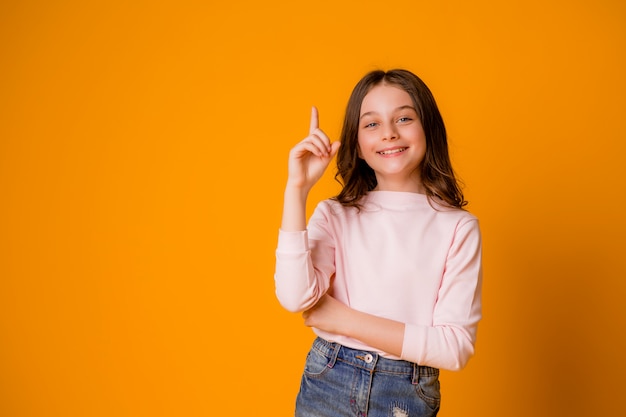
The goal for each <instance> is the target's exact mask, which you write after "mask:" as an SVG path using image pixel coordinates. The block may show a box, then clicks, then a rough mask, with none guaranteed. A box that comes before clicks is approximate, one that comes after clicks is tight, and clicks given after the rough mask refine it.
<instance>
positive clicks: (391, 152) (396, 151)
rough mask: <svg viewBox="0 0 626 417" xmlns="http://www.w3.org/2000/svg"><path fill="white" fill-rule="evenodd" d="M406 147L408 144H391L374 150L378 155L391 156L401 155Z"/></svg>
mask: <svg viewBox="0 0 626 417" xmlns="http://www.w3.org/2000/svg"><path fill="white" fill-rule="evenodd" d="M407 149H409V147H408V146H393V147H390V148H385V149H381V150H380V151H376V153H377V154H378V155H380V156H384V157H387V158H388V157H392V156H397V155H402V154H403V153H404V152H405V151H406V150H407Z"/></svg>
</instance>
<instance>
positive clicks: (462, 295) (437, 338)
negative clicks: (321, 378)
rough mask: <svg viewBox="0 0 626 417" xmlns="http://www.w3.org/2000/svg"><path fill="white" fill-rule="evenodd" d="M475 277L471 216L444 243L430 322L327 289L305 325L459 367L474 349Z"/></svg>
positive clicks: (477, 244)
mask: <svg viewBox="0 0 626 417" xmlns="http://www.w3.org/2000/svg"><path fill="white" fill-rule="evenodd" d="M481 278H482V268H481V239H480V232H479V229H478V224H477V222H475V221H471V222H467V223H465V224H463V225H461V226H460V227H459V228H458V230H457V233H456V235H455V239H454V242H453V244H452V246H451V248H450V251H449V254H448V260H447V262H446V271H445V274H444V277H443V279H442V283H441V287H440V289H439V293H438V298H437V303H436V305H435V309H434V312H433V323H432V325H431V326H424V325H416V324H411V323H401V322H398V321H394V320H390V319H386V318H382V317H377V316H373V315H371V314H367V313H363V312H360V311H356V310H354V309H352V308H350V307H348V306H346V305H344V304H342V303H341V302H339V301H337V300H335V299H333V298H331V297H330V296H328V295H326V296H324V297H323V298H322V299H321V300H320V301H319V302H318V303H317V304H316V305H315V306H314V307H313V308H312V309H310V310H308V311H306V312H304V313H303V318H304V320H305V324H306V325H307V326H312V327H316V328H318V329H321V330H324V331H328V332H331V333H336V334H342V335H345V336H348V337H352V338H354V339H358V340H360V341H362V342H363V343H366V344H368V345H369V346H372V347H374V348H376V349H379V350H382V351H384V352H387V353H389V354H392V355H394V356H397V357H401V358H402V359H405V360H408V361H411V362H415V363H418V364H420V365H428V366H432V367H436V368H442V369H448V370H459V369H461V368H463V367H464V366H465V365H466V364H467V361H468V360H469V358H470V357H471V356H472V355H473V353H474V343H475V341H476V328H477V324H478V321H479V320H480V317H481V297H480V285H481Z"/></svg>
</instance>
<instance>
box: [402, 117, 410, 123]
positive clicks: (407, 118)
mask: <svg viewBox="0 0 626 417" xmlns="http://www.w3.org/2000/svg"><path fill="white" fill-rule="evenodd" d="M411 120H413V119H411V118H410V117H401V118H399V119H398V122H399V123H406V122H410V121H411Z"/></svg>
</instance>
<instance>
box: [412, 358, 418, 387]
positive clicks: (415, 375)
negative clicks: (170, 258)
mask: <svg viewBox="0 0 626 417" xmlns="http://www.w3.org/2000/svg"><path fill="white" fill-rule="evenodd" d="M419 382H420V366H419V365H418V364H416V363H415V362H413V378H411V383H412V384H413V385H418V384H419Z"/></svg>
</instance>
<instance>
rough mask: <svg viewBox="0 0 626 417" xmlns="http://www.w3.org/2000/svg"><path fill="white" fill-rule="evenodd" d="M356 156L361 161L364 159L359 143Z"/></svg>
mask: <svg viewBox="0 0 626 417" xmlns="http://www.w3.org/2000/svg"><path fill="white" fill-rule="evenodd" d="M356 156H358V157H359V158H360V159H363V154H362V153H361V145H359V144H358V143H357V144H356Z"/></svg>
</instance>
